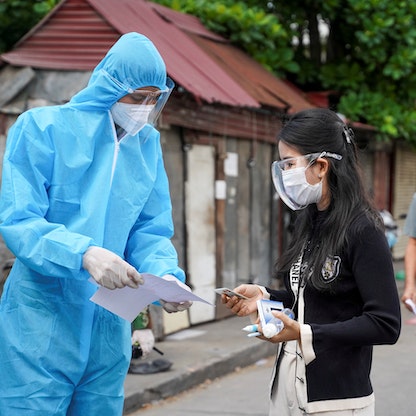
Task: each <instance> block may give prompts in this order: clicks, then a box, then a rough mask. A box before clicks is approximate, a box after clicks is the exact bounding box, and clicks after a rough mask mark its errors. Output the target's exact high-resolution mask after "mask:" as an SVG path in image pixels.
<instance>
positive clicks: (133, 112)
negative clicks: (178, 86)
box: [111, 78, 175, 138]
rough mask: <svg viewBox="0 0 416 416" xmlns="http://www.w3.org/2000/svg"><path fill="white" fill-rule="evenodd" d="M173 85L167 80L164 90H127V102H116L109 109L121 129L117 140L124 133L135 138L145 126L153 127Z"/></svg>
mask: <svg viewBox="0 0 416 416" xmlns="http://www.w3.org/2000/svg"><path fill="white" fill-rule="evenodd" d="M174 85H175V84H174V82H173V81H172V80H171V79H170V78H167V82H166V86H167V88H166V89H164V90H154V89H150V88H149V89H148V90H146V89H145V88H140V89H137V90H131V89H129V91H128V94H127V95H126V97H127V99H128V101H127V102H126V101H117V102H116V103H115V104H114V105H113V106H112V107H111V114H112V116H113V119H114V122H115V123H116V124H117V125H118V126H120V127H121V128H122V130H121V131H120V132H119V133H118V135H119V138H121V137H123V136H124V135H125V133H128V134H130V135H131V136H135V135H136V134H138V133H139V132H140V131H142V130H143V129H144V128H145V127H146V126H149V125H150V126H154V125H155V124H156V121H157V119H158V117H159V115H160V113H161V111H162V109H163V107H164V106H165V104H166V102H167V100H168V98H169V96H170V94H171V92H172V90H173V87H174ZM147 132H149V130H147ZM142 137H143V134H142Z"/></svg>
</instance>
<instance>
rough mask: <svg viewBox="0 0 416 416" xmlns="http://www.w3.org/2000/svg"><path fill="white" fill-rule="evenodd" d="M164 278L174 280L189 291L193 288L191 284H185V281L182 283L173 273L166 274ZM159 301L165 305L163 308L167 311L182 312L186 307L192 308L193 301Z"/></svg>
mask: <svg viewBox="0 0 416 416" xmlns="http://www.w3.org/2000/svg"><path fill="white" fill-rule="evenodd" d="M162 279H165V280H169V281H174V282H176V283H177V284H178V285H179V286H181V287H182V288H184V289H186V290H187V291H189V292H191V288H190V287H189V286H187V285H185V283H182V282H181V281H180V280H179V279H177V278H176V277H175V276H172V275H171V274H166V275H165V276H163V277H162ZM159 302H160V304H161V305H162V306H163V309H164V310H165V311H166V312H167V313H172V312H182V311H185V310H186V309H188V308H190V307H191V306H192V302H191V301H185V302H166V301H164V300H162V299H160V300H159Z"/></svg>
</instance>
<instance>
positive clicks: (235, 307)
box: [221, 284, 263, 316]
mask: <svg viewBox="0 0 416 416" xmlns="http://www.w3.org/2000/svg"><path fill="white" fill-rule="evenodd" d="M233 292H236V293H239V294H240V295H243V296H245V297H246V298H248V299H241V298H239V297H238V296H227V295H221V302H222V303H223V304H224V305H225V306H226V307H227V308H228V309H231V311H232V312H234V313H235V314H236V315H238V316H247V315H250V314H251V313H253V312H257V303H256V302H257V300H258V299H263V292H262V291H261V289H260V288H259V287H258V286H257V285H248V284H244V285H240V286H237V287H236V288H235V289H233Z"/></svg>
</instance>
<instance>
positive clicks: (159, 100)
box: [129, 77, 175, 126]
mask: <svg viewBox="0 0 416 416" xmlns="http://www.w3.org/2000/svg"><path fill="white" fill-rule="evenodd" d="M166 87H167V88H166V89H164V90H158V91H152V90H146V89H138V90H131V91H130V92H129V98H131V99H132V100H133V101H134V104H137V105H152V106H154V107H153V110H152V111H151V113H150V114H149V119H148V124H151V125H152V126H154V125H155V124H156V121H157V119H158V118H159V115H160V113H161V111H162V110H163V107H164V106H165V104H166V102H167V101H168V99H169V97H170V94H171V93H172V91H173V88H174V87H175V83H174V82H173V81H172V80H171V79H170V78H169V77H168V78H167V79H166Z"/></svg>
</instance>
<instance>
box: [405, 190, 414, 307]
mask: <svg viewBox="0 0 416 416" xmlns="http://www.w3.org/2000/svg"><path fill="white" fill-rule="evenodd" d="M403 232H404V234H406V235H407V236H408V237H409V239H408V240H407V245H406V252H405V255H404V271H405V282H404V291H403V295H402V301H403V303H404V304H405V305H406V308H407V309H409V311H411V312H414V310H413V308H412V303H409V302H408V301H409V300H410V301H412V302H413V304H416V193H415V194H413V198H412V202H411V203H410V206H409V210H408V212H407V216H406V222H405V225H404V229H403Z"/></svg>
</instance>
